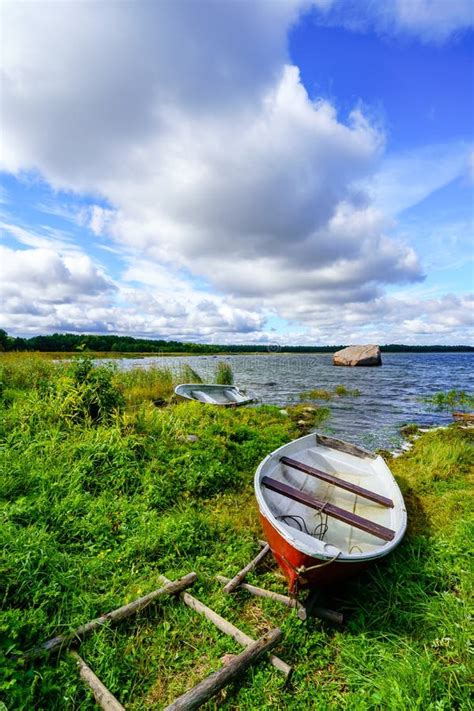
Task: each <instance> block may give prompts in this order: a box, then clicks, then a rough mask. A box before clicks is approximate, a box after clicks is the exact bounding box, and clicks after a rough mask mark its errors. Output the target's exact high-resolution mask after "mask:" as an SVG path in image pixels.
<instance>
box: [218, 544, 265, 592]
mask: <svg viewBox="0 0 474 711" xmlns="http://www.w3.org/2000/svg"><path fill="white" fill-rule="evenodd" d="M269 551H270V546H269V545H268V543H266V544H265V546H264V547H263V548H262V550H261V551H260V553H259V554H258V555H256V556H255V558H254V559H253V560H251V561H250V563H248V564H247V565H246V566H245V568H242V570H239V572H238V573H237V575H234V577H233V578H232V580H229V582H228V583H227V585H225V586H224V592H225V593H231V592H232V591H233V590H235V588H237V587H239V585H240V583H241V582H242V581H243V579H244V578H245V576H246V575H247V573H250V571H251V570H253V569H254V568H255V566H257V565H258V564H259V563H260V561H261V560H263V559H264V558H265V556H266V555H267V554H268V552H269Z"/></svg>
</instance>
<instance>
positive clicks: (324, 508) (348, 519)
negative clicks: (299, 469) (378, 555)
mask: <svg viewBox="0 0 474 711" xmlns="http://www.w3.org/2000/svg"><path fill="white" fill-rule="evenodd" d="M262 485H263V486H265V487H266V488H267V489H270V490H271V491H275V492H276V493H277V494H281V495H282V496H286V497H287V498H289V499H293V501H297V502H298V503H300V504H304V505H305V506H309V507H310V508H312V509H316V510H317V511H321V513H325V514H327V515H328V516H331V517H332V518H336V519H337V520H338V521H342V522H343V523H347V524H349V525H350V526H354V527H355V528H359V529H360V530H361V531H365V532H366V533H370V534H372V535H373V536H377V538H381V539H382V540H384V541H391V540H393V538H394V537H395V531H392V529H391V528H386V527H385V526H381V525H380V524H378V523H375V522H374V521H370V520H369V519H368V518H363V517H362V516H358V515H357V514H354V513H351V512H350V511H346V510H345V509H341V508H339V506H335V505H334V504H330V503H328V502H327V501H321V500H320V499H317V498H316V497H315V496H311V495H310V494H306V493H305V492H304V491H299V489H295V487H294V486H289V485H288V484H284V483H283V482H281V481H277V480H276V479H272V478H271V477H269V476H264V477H263V478H262Z"/></svg>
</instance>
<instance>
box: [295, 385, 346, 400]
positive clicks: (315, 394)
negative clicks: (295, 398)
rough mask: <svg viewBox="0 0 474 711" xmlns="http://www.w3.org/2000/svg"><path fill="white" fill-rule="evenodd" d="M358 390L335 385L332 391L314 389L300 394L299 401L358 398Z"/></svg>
mask: <svg viewBox="0 0 474 711" xmlns="http://www.w3.org/2000/svg"><path fill="white" fill-rule="evenodd" d="M359 395H360V390H357V389H355V390H349V389H348V388H346V386H345V385H336V387H335V388H334V390H324V389H321V388H315V389H313V390H305V391H304V392H302V393H300V400H333V399H334V398H335V397H359Z"/></svg>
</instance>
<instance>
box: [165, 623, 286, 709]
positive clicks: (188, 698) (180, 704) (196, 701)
mask: <svg viewBox="0 0 474 711" xmlns="http://www.w3.org/2000/svg"><path fill="white" fill-rule="evenodd" d="M280 638H281V630H280V629H278V628H276V629H274V630H271V631H270V632H267V633H266V634H265V635H263V637H260V639H258V640H257V641H256V642H252V644H250V645H249V646H248V647H247V649H245V650H244V651H243V652H241V653H240V654H239V655H237V656H236V657H234V659H232V660H231V661H230V662H229V663H228V664H227V666H225V667H222V669H219V671H216V672H214V673H213V674H211V675H210V676H208V677H207V679H204V680H203V681H201V682H200V683H199V684H198V685H197V686H195V687H194V688H193V689H190V690H189V691H187V692H186V693H185V694H183V695H182V696H180V697H179V698H178V699H176V701H174V702H173V703H172V704H170V705H169V706H167V707H166V708H165V710H164V711H191V709H197V708H199V706H202V704H204V703H205V702H206V701H208V700H209V699H210V698H211V697H212V696H214V695H215V694H217V693H218V692H219V691H220V690H221V689H223V688H224V686H226V684H229V683H230V682H231V681H233V680H234V679H235V677H236V676H238V675H239V674H241V673H242V672H243V671H245V669H247V668H248V667H249V666H250V665H251V664H253V663H254V662H256V661H257V659H258V658H259V657H261V656H262V654H264V653H265V652H268V650H269V649H271V648H272V647H274V646H275V645H276V644H278V642H279V641H280Z"/></svg>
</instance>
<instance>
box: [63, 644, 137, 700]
mask: <svg viewBox="0 0 474 711" xmlns="http://www.w3.org/2000/svg"><path fill="white" fill-rule="evenodd" d="M69 655H70V656H71V657H72V658H73V659H74V661H75V662H76V664H77V667H78V669H79V674H80V676H81V679H82V680H83V681H84V682H85V683H86V684H87V686H88V687H89V688H90V689H91V691H92V693H93V694H94V698H95V700H96V701H97V703H98V704H99V706H100V707H101V708H103V709H104V711H125V709H124V707H123V706H122V704H121V703H119V702H118V701H117V699H116V698H115V696H114V695H113V694H111V693H110V691H109V690H108V689H107V687H106V686H104V684H103V683H102V682H101V680H100V679H99V677H97V676H96V675H95V674H94V672H93V671H92V669H91V668H90V667H89V666H87V664H86V663H85V661H84V660H83V659H82V657H80V656H79V654H78V653H77V652H74V651H71V652H69Z"/></svg>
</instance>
